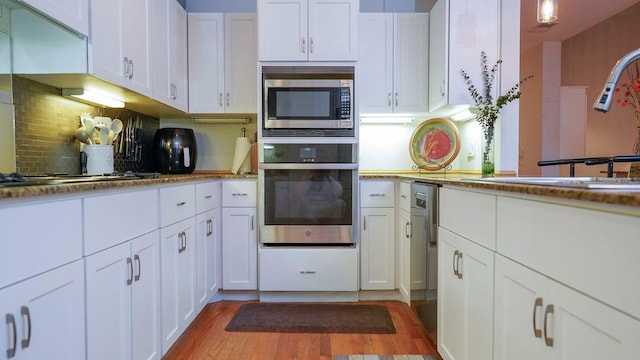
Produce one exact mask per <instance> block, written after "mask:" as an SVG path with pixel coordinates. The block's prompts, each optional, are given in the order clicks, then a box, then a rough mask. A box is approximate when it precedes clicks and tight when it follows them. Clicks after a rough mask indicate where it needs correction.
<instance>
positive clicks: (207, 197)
mask: <svg viewBox="0 0 640 360" xmlns="http://www.w3.org/2000/svg"><path fill="white" fill-rule="evenodd" d="M212 197H213V195H207V196H205V197H204V198H205V199H207V200H209V199H211V198H212Z"/></svg>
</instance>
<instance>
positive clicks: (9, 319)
mask: <svg viewBox="0 0 640 360" xmlns="http://www.w3.org/2000/svg"><path fill="white" fill-rule="evenodd" d="M6 319H7V320H6V322H7V325H9V326H10V327H11V332H12V333H13V346H12V347H10V348H7V359H11V358H12V357H14V356H16V341H17V338H18V334H17V332H16V319H15V318H14V317H13V314H7V318H6Z"/></svg>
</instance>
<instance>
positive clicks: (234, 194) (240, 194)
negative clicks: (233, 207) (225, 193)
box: [231, 193, 249, 196]
mask: <svg viewBox="0 0 640 360" xmlns="http://www.w3.org/2000/svg"><path fill="white" fill-rule="evenodd" d="M247 195H249V194H247V193H233V194H231V196H247Z"/></svg>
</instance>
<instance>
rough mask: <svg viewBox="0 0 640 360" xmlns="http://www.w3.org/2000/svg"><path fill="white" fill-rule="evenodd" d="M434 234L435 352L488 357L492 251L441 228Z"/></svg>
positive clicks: (446, 355)
mask: <svg viewBox="0 0 640 360" xmlns="http://www.w3.org/2000/svg"><path fill="white" fill-rule="evenodd" d="M438 235H439V239H438V241H439V246H440V249H439V254H438V264H439V268H438V280H439V281H438V352H439V353H440V354H441V355H442V356H443V358H444V359H449V360H453V359H456V360H464V359H491V358H492V357H493V350H492V349H493V275H494V253H493V252H492V251H490V250H488V249H486V248H483V247H481V246H479V245H477V244H474V243H472V242H470V241H468V240H466V239H464V238H461V237H459V236H458V235H456V234H454V233H452V232H450V231H448V230H446V229H444V228H440V230H439V233H438Z"/></svg>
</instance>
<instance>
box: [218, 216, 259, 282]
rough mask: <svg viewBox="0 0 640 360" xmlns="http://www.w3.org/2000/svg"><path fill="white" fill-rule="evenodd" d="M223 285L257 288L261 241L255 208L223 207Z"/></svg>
mask: <svg viewBox="0 0 640 360" xmlns="http://www.w3.org/2000/svg"><path fill="white" fill-rule="evenodd" d="M222 259H223V261H222V287H223V288H224V289H227V290H256V289H257V288H258V269H257V262H258V241H257V232H256V209H255V208H228V207H227V208H223V209H222Z"/></svg>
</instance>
